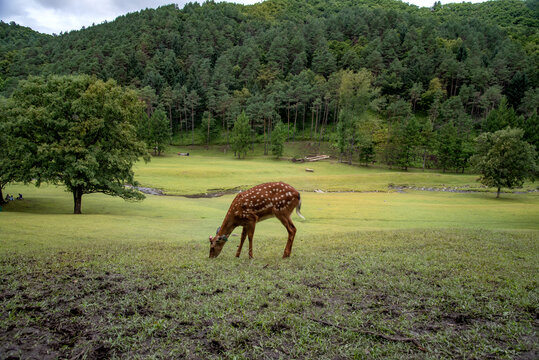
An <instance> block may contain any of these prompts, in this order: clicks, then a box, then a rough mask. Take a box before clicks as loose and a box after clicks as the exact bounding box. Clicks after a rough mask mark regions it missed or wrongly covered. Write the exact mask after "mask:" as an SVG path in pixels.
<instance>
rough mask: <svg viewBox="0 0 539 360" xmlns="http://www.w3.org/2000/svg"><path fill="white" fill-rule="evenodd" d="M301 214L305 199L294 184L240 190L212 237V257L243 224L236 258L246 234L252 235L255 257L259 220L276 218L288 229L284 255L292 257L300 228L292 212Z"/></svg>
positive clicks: (250, 253) (274, 184) (251, 251)
mask: <svg viewBox="0 0 539 360" xmlns="http://www.w3.org/2000/svg"><path fill="white" fill-rule="evenodd" d="M294 208H296V213H297V214H298V215H299V216H300V217H301V218H302V219H305V218H304V217H303V215H301V213H300V210H301V198H300V196H299V192H297V191H296V189H294V188H293V187H292V186H290V185H288V184H285V183H282V182H272V183H266V184H260V185H257V186H255V187H253V188H251V189H249V190H246V191H244V192H241V193H239V194H238V195H237V196H236V197H235V198H234V201H232V204H231V205H230V208H229V209H228V212H227V213H226V216H225V219H224V220H223V224H222V225H221V227H219V228H218V229H217V234H216V235H215V236H210V258H214V257H217V256H218V255H219V253H220V252H221V250H222V249H223V246H224V245H225V244H226V242H227V240H228V237H229V236H230V234H231V233H232V231H233V230H234V229H235V228H236V227H238V226H242V227H243V231H242V232H241V240H240V245H239V246H238V251H237V252H236V257H239V256H240V253H241V248H242V246H243V242H244V241H245V237H246V236H248V237H249V258H252V257H253V235H254V233H255V226H256V223H257V222H259V221H262V220H266V219H269V218H271V217H274V216H275V217H276V218H277V219H279V220H280V221H281V223H282V224H283V225H284V227H285V228H286V230H287V231H288V242H287V243H286V247H285V248H284V254H283V258H286V257H289V256H290V252H291V251H292V243H293V242H294V236H295V235H296V227H295V226H294V223H292V219H290V215H291V214H292V211H293V210H294Z"/></svg>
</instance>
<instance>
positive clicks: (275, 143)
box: [271, 121, 287, 158]
mask: <svg viewBox="0 0 539 360" xmlns="http://www.w3.org/2000/svg"><path fill="white" fill-rule="evenodd" d="M286 136H287V128H286V125H284V124H283V122H282V121H277V124H275V128H274V129H273V131H272V132H271V153H272V154H273V155H275V157H277V158H279V157H281V156H283V151H284V142H285V140H286Z"/></svg>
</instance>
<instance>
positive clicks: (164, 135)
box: [148, 109, 171, 156]
mask: <svg viewBox="0 0 539 360" xmlns="http://www.w3.org/2000/svg"><path fill="white" fill-rule="evenodd" d="M170 137H171V132H170V127H169V122H168V119H167V115H166V114H165V112H164V111H163V110H161V109H157V110H155V111H154V113H153V114H152V117H151V118H150V134H149V143H148V145H149V146H150V147H151V148H152V149H153V151H154V154H155V155H157V156H159V155H161V153H162V152H163V151H165V149H166V147H167V146H168V145H169V143H170Z"/></svg>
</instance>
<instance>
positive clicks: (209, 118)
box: [206, 114, 211, 150]
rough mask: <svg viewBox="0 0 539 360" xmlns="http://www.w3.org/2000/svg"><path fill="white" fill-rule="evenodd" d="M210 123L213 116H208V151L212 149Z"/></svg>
mask: <svg viewBox="0 0 539 360" xmlns="http://www.w3.org/2000/svg"><path fill="white" fill-rule="evenodd" d="M210 122H211V114H210V115H208V138H207V140H206V150H208V149H209V148H210Z"/></svg>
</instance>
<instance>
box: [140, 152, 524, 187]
mask: <svg viewBox="0 0 539 360" xmlns="http://www.w3.org/2000/svg"><path fill="white" fill-rule="evenodd" d="M294 146H295V147H299V145H294ZM294 146H292V148H294ZM223 149H224V147H215V148H212V149H210V150H205V149H204V148H201V147H194V148H189V147H182V148H179V147H176V148H173V149H172V150H171V152H169V153H168V154H167V155H166V156H162V157H157V158H155V157H154V158H153V159H152V161H151V162H150V163H148V164H144V163H142V162H141V163H138V164H137V166H136V174H137V179H138V180H139V182H141V183H142V184H143V185H144V186H149V187H153V188H158V189H161V190H164V191H165V192H166V193H167V194H171V195H174V194H201V193H205V192H207V191H208V190H209V191H216V190H217V189H235V188H238V187H240V188H248V187H251V186H254V185H257V184H259V183H263V182H266V181H285V182H287V183H290V184H293V185H294V186H295V187H296V188H297V189H300V190H309V191H312V190H315V189H322V190H325V191H342V190H347V191H387V190H388V185H390V184H392V185H406V186H416V187H435V188H443V187H451V188H460V189H473V190H482V191H485V190H486V189H484V188H482V187H481V186H480V184H478V183H477V182H476V179H477V175H473V174H464V175H463V174H454V173H446V174H442V173H434V172H429V171H427V172H423V171H421V170H413V169H412V170H410V171H407V172H404V171H398V170H389V169H386V168H378V167H369V168H366V167H358V166H347V165H343V164H340V163H339V162H338V161H337V160H332V161H323V162H311V163H292V162H289V161H279V160H275V159H274V158H272V157H271V156H267V157H264V156H261V155H260V154H261V153H262V149H261V148H259V147H257V148H256V151H255V154H257V155H256V156H255V155H249V156H248V158H247V159H242V160H238V159H235V158H234V157H233V155H232V154H231V153H230V152H228V153H227V154H224V152H223ZM307 149H308V148H307ZM296 151H299V150H292V152H296ZM177 152H189V153H190V156H178V155H177ZM306 168H310V169H312V170H314V172H312V173H311V172H306V171H305V169H306ZM530 188H534V185H533V184H526V189H530Z"/></svg>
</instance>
